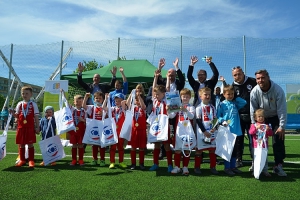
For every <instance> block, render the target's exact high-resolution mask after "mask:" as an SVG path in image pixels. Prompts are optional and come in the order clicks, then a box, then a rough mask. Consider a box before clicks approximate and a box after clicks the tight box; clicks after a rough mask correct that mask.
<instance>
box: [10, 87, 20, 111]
mask: <svg viewBox="0 0 300 200" xmlns="http://www.w3.org/2000/svg"><path fill="white" fill-rule="evenodd" d="M19 87H20V84H17V88H16V90H15V94H14V99H13V101H12V103H11V107H13V105H14V104H15V101H16V98H17V94H18V92H19Z"/></svg>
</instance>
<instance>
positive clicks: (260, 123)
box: [249, 109, 273, 177]
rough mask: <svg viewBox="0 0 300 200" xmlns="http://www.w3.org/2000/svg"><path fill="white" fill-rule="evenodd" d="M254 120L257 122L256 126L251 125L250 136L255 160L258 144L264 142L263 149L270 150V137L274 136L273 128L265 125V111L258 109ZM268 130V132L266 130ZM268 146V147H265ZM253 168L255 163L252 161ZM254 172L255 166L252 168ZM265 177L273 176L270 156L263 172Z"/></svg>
mask: <svg viewBox="0 0 300 200" xmlns="http://www.w3.org/2000/svg"><path fill="white" fill-rule="evenodd" d="M254 119H255V121H256V123H255V124H251V126H250V130H249V134H250V135H251V137H252V152H251V154H252V158H254V156H253V155H254V148H257V147H258V143H259V142H262V147H263V148H268V137H270V136H272V135H273V131H272V128H270V127H269V126H268V125H266V124H265V116H264V110H263V109H257V110H256V111H255V113H254ZM264 129H266V130H264ZM264 134H265V141H264V140H263V136H264ZM265 144H266V146H265ZM252 166H253V161H252ZM252 170H254V166H253V167H252ZM262 173H263V175H265V176H267V177H269V176H271V174H270V173H269V172H268V156H267V158H266V162H265V166H264V168H263V170H262Z"/></svg>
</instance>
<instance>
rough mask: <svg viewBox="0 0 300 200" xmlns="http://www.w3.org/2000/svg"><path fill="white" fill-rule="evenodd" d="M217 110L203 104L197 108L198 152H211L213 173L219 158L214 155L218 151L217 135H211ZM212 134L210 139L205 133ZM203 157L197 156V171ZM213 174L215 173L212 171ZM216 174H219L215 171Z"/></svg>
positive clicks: (210, 105)
mask: <svg viewBox="0 0 300 200" xmlns="http://www.w3.org/2000/svg"><path fill="white" fill-rule="evenodd" d="M216 115H217V113H216V109H215V107H214V106H213V105H212V104H204V103H203V102H201V103H200V104H199V105H198V106H197V108H196V122H197V129H196V130H197V137H198V138H197V150H198V151H205V150H206V151H209V159H210V169H211V171H212V170H214V169H215V167H216V160H217V156H216V154H215V153H214V152H215V149H216V141H215V138H216V135H215V133H210V130H211V129H212V128H213V124H212V120H213V119H215V118H216ZM205 131H207V132H209V133H210V135H211V136H210V138H209V139H208V138H207V137H206V136H205V135H204V132H205ZM201 159H202V158H201V155H197V154H196V155H195V169H200V168H201ZM212 172H213V171H212ZM213 173H214V174H217V173H216V172H215V170H214V172H213Z"/></svg>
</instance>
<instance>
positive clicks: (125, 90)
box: [109, 82, 128, 106]
mask: <svg viewBox="0 0 300 200" xmlns="http://www.w3.org/2000/svg"><path fill="white" fill-rule="evenodd" d="M127 92H128V82H123V89H119V90H114V91H112V92H110V93H109V96H110V105H111V106H116V104H115V101H114V96H115V94H117V93H122V94H124V96H125V97H126V95H127Z"/></svg>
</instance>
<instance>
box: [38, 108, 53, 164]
mask: <svg viewBox="0 0 300 200" xmlns="http://www.w3.org/2000/svg"><path fill="white" fill-rule="evenodd" d="M44 112H45V116H44V117H43V118H42V119H41V121H40V126H39V127H40V132H41V133H42V140H44V139H47V138H50V137H52V135H53V136H54V135H56V123H55V118H54V116H53V114H54V109H53V107H52V106H46V107H45V109H44ZM49 120H51V121H50V127H48V124H49ZM47 130H48V131H47ZM44 165H45V164H44V161H43V162H41V163H40V166H44ZM51 165H52V166H54V165H56V162H52V163H51Z"/></svg>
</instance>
